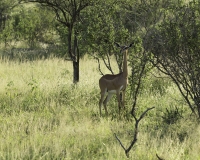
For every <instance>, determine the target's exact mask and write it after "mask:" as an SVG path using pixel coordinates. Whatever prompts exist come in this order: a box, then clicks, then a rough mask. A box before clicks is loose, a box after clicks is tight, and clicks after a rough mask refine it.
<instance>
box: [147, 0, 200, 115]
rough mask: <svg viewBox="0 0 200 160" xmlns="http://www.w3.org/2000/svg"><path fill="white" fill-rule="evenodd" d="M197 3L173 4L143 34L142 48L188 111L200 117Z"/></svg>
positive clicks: (199, 48)
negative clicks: (158, 21)
mask: <svg viewBox="0 0 200 160" xmlns="http://www.w3.org/2000/svg"><path fill="white" fill-rule="evenodd" d="M199 7H200V3H199V2H197V1H195V0H194V1H191V2H189V3H188V4H187V5H186V4H182V5H181V4H179V5H173V6H171V8H170V9H169V10H168V12H165V18H164V20H163V22H162V23H161V24H160V25H158V26H156V27H154V28H152V29H151V30H150V31H149V33H148V34H147V36H146V38H145V41H144V46H145V49H146V50H148V51H150V52H151V53H152V54H153V58H152V61H151V62H152V63H153V65H154V66H156V67H157V68H158V69H159V70H160V71H162V72H163V73H164V74H166V75H168V76H169V77H170V78H171V79H172V80H173V82H174V83H175V84H176V86H177V87H178V89H179V91H180V93H181V94H182V96H183V97H184V99H185V101H186V102H187V104H188V106H189V107H190V109H191V111H192V112H193V113H194V114H196V115H198V117H200V98H199V97H200V79H199V76H200V63H199V62H200V54H199V53H200V47H199V43H200V39H199V36H200V20H199V16H200V9H199Z"/></svg>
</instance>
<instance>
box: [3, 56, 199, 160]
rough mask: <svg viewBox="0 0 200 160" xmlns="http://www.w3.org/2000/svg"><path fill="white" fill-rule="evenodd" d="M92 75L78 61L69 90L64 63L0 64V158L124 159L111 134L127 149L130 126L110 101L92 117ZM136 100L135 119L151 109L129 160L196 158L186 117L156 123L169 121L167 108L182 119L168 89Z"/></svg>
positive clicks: (91, 64)
mask: <svg viewBox="0 0 200 160" xmlns="http://www.w3.org/2000/svg"><path fill="white" fill-rule="evenodd" d="M97 68H98V66H97V63H96V61H95V60H90V59H89V58H84V59H82V60H81V64H80V70H81V73H80V83H79V84H78V85H77V86H76V87H75V86H73V84H72V72H71V71H72V64H71V62H66V61H63V60H62V59H58V58H51V59H48V60H38V61H33V62H24V63H19V62H14V61H8V60H1V63H0V80H1V86H0V107H1V113H0V159H67V160H71V159H90V160H91V159H98V160H101V159H102V160H103V159H109V160H112V159H113V160H114V159H115V160H116V159H119V160H122V159H127V158H126V156H125V154H124V152H123V150H122V148H121V147H120V145H119V143H118V142H117V141H116V139H115V137H114V136H113V133H114V132H115V133H116V134H117V135H118V136H119V137H120V139H121V140H122V142H123V143H124V145H125V146H128V145H129V144H130V141H131V139H132V133H133V129H134V128H133V126H134V120H133V118H131V117H130V116H129V117H128V118H127V117H126V115H125V117H123V116H122V117H121V118H120V117H119V116H118V113H117V107H116V106H117V105H116V102H115V99H114V98H113V99H112V101H111V102H110V103H109V106H108V111H109V113H110V115H109V116H108V117H105V116H103V117H101V118H100V117H99V114H98V99H99V88H98V79H99V78H100V76H101V75H100V74H99V73H98V71H97ZM104 71H105V72H107V71H106V69H105V68H104ZM151 81H152V79H151ZM148 83H151V82H150V81H149V82H148ZM148 86H149V84H148ZM138 100H139V101H138V106H139V108H138V114H139V113H141V112H142V111H144V110H145V108H146V107H151V106H155V107H156V109H154V110H152V111H150V113H149V114H148V115H147V116H146V117H145V118H144V119H143V120H142V121H141V124H140V132H139V137H138V142H137V144H136V146H135V147H134V148H133V149H132V150H131V152H130V159H134V160H145V159H147V160H155V159H156V156H155V155H156V153H158V154H159V155H160V156H161V157H163V158H165V159H170V160H189V159H200V155H199V145H200V144H199V143H200V141H199V140H198V139H199V138H198V137H199V136H200V127H199V126H198V125H197V124H196V122H195V121H194V120H192V118H191V119H189V118H187V117H188V116H186V118H184V119H182V118H179V119H177V121H176V122H175V123H173V124H170V125H169V124H167V123H166V122H165V121H164V119H163V117H165V118H166V119H167V118H169V117H170V115H167V113H166V108H170V107H171V110H172V111H173V109H174V106H177V107H178V108H180V110H181V109H182V108H183V115H187V113H188V110H187V106H185V104H184V103H183V102H182V99H181V97H180V95H179V93H178V92H177V90H176V89H175V88H174V86H173V85H170V86H168V87H167V88H166V90H165V93H163V95H162V96H161V95H160V94H158V93H156V94H155V93H154V94H153V93H151V92H150V91H149V90H148V89H147V90H146V91H145V92H143V93H142V94H141V96H140V97H139V99H138ZM127 101H128V102H127V105H129V104H131V99H128V98H127ZM130 107H131V106H127V108H130ZM171 114H173V112H172V113H171ZM168 116H169V117H168Z"/></svg>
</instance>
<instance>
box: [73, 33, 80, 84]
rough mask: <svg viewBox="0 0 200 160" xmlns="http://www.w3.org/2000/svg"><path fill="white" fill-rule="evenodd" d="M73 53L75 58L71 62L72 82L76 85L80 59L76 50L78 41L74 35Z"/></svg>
mask: <svg viewBox="0 0 200 160" xmlns="http://www.w3.org/2000/svg"><path fill="white" fill-rule="evenodd" d="M73 52H74V56H75V59H74V60H73V70H74V79H73V82H74V84H76V83H77V82H79V58H80V54H79V49H78V40H77V36H76V33H75V35H74V49H73Z"/></svg>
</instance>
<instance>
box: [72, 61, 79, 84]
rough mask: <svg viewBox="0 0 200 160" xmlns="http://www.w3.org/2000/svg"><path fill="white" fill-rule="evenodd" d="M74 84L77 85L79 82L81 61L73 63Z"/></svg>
mask: <svg viewBox="0 0 200 160" xmlns="http://www.w3.org/2000/svg"><path fill="white" fill-rule="evenodd" d="M73 78H74V79H73V83H74V84H76V83H77V82H79V61H78V62H75V61H73Z"/></svg>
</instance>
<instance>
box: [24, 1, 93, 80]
mask: <svg viewBox="0 0 200 160" xmlns="http://www.w3.org/2000/svg"><path fill="white" fill-rule="evenodd" d="M24 1H26V2H35V3H40V4H41V5H43V6H46V7H49V8H51V9H52V10H53V11H54V13H55V15H56V19H57V21H58V22H59V23H60V25H63V26H64V27H66V28H67V33H66V36H67V43H68V47H67V48H68V51H67V53H68V56H69V58H70V59H71V60H72V62H73V82H74V83H77V82H78V81H79V58H80V53H79V47H78V38H77V37H78V30H76V25H77V23H80V22H81V21H80V15H81V12H82V11H83V10H84V9H85V8H86V7H88V6H92V5H93V3H92V0H69V1H62V0H24Z"/></svg>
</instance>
